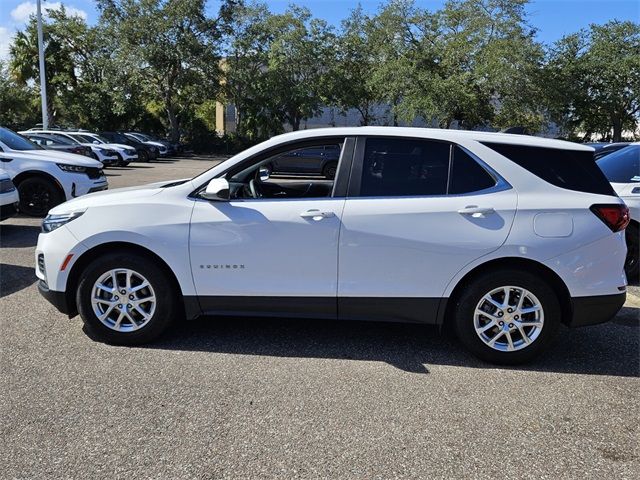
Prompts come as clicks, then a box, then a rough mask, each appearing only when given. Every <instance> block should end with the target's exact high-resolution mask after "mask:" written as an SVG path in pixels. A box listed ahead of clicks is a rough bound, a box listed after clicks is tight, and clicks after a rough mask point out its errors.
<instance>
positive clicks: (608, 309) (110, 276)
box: [36, 127, 629, 363]
mask: <svg viewBox="0 0 640 480" xmlns="http://www.w3.org/2000/svg"><path fill="white" fill-rule="evenodd" d="M319 147H331V148H335V147H338V148H339V149H340V157H339V162H338V167H337V172H336V176H335V178H334V179H327V178H326V177H325V176H322V175H321V174H315V173H310V174H304V173H296V174H291V173H290V174H288V175H284V174H280V175H274V174H270V169H269V168H265V167H267V166H269V165H272V164H273V162H274V161H277V160H278V158H279V157H281V156H287V158H289V159H290V158H291V157H294V156H297V157H298V158H300V161H301V162H304V161H309V159H310V158H311V157H310V156H308V155H305V154H304V152H305V150H306V149H309V148H312V149H318V148H319ZM310 170H313V169H310ZM295 171H296V172H304V171H305V168H303V167H302V166H301V167H300V168H296V169H295ZM628 221H629V219H628V211H627V208H626V206H625V205H624V203H623V202H622V201H621V200H620V198H618V196H617V195H616V194H615V192H614V191H613V190H612V188H611V185H610V184H609V183H608V182H607V179H606V178H605V177H604V175H603V174H602V172H601V171H600V169H598V167H597V166H596V164H595V162H594V160H593V149H592V148H590V147H584V146H580V145H576V144H572V143H567V142H562V141H557V140H548V139H540V138H533V137H526V136H519V135H506V134H492V133H482V132H464V131H449V130H431V129H413V128H392V127H362V128H335V129H318V130H307V131H302V132H295V133H290V134H285V135H281V136H278V137H275V138H272V139H271V140H269V141H267V142H264V143H262V144H260V145H258V146H255V147H253V148H250V149H248V150H246V151H244V152H242V153H240V154H238V155H236V156H235V157H233V158H231V159H230V160H228V161H226V162H224V163H222V164H220V165H217V166H216V167H214V168H212V169H210V170H209V171H207V172H205V173H203V174H202V175H199V176H197V177H195V178H193V179H190V180H181V181H176V182H171V183H161V184H152V185H147V186H144V187H139V188H128V189H122V190H115V191H111V192H108V193H103V194H98V195H92V196H90V197H88V198H84V199H76V200H73V201H71V202H68V203H66V204H64V205H61V206H59V207H57V208H55V209H54V210H52V211H51V214H50V215H49V216H48V217H47V218H46V219H45V220H44V222H43V233H42V234H41V235H40V237H39V239H38V246H37V249H36V263H37V267H36V272H37V275H38V277H39V278H40V280H41V281H40V290H41V292H42V293H43V295H44V296H45V297H46V298H47V299H48V300H50V301H51V302H52V303H53V304H54V305H56V306H57V307H58V309H59V310H61V311H62V312H64V313H67V314H68V315H70V316H73V315H75V314H76V313H77V312H79V313H80V315H81V316H82V318H83V320H84V322H85V324H86V326H87V327H88V329H89V330H90V331H91V332H92V333H93V335H94V336H95V337H97V338H99V339H102V340H105V341H107V342H112V343H119V344H139V343H143V342H148V341H151V340H153V339H154V338H156V337H157V336H158V335H159V334H160V333H162V332H163V331H164V330H165V329H166V327H167V325H168V324H169V323H170V321H171V320H173V319H174V318H177V317H181V318H184V317H185V316H186V318H188V319H191V318H195V317H198V316H201V315H207V316H209V315H258V316H276V317H280V316H292V317H298V318H310V317H322V318H329V319H354V320H384V321H387V320H390V321H404V322H418V323H431V324H439V325H443V324H448V325H450V326H452V327H453V328H454V329H455V331H456V332H457V334H458V336H459V338H460V340H461V341H462V343H464V344H465V345H466V346H467V347H468V348H469V349H470V350H471V351H472V352H473V353H474V354H476V355H478V356H479V357H481V358H483V359H485V360H488V361H492V362H498V363H516V362H523V361H526V360H529V359H530V358H532V357H533V356H535V355H536V354H538V353H539V352H540V351H541V350H542V349H544V348H545V347H546V346H547V345H548V344H549V342H550V341H551V339H552V337H553V334H554V333H555V331H556V328H557V327H558V325H559V324H560V323H561V322H562V323H565V324H567V325H570V326H578V325H590V324H596V323H601V322H605V321H607V320H609V319H610V318H612V317H613V316H614V315H615V314H616V312H617V311H618V310H619V309H620V308H621V306H622V305H623V303H624V301H625V291H626V279H625V276H624V272H623V264H624V259H625V253H626V247H625V241H624V232H623V230H624V228H625V226H626V225H627V223H628Z"/></svg>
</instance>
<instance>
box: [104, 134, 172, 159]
mask: <svg viewBox="0 0 640 480" xmlns="http://www.w3.org/2000/svg"><path fill="white" fill-rule="evenodd" d="M98 133H99V134H100V136H101V137H104V138H106V139H107V140H109V141H110V142H112V143H120V144H123V145H130V146H132V147H133V148H135V149H136V152H138V159H139V161H141V162H148V161H149V160H155V159H156V158H158V156H159V155H160V151H159V150H158V148H157V147H154V146H153V145H147V144H146V143H142V142H139V141H137V140H135V139H133V138H130V137H127V136H125V135H124V134H122V133H120V132H98Z"/></svg>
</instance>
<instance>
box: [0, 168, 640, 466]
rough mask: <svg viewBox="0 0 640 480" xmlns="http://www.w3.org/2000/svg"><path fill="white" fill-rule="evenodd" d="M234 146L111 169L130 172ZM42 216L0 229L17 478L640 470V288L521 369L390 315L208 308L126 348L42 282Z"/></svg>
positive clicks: (119, 178) (152, 172)
mask: <svg viewBox="0 0 640 480" xmlns="http://www.w3.org/2000/svg"><path fill="white" fill-rule="evenodd" d="M219 160H220V159H216V158H207V157H194V158H182V159H169V160H165V161H161V162H153V163H149V164H142V163H136V164H132V165H130V166H129V167H125V168H111V169H109V170H107V174H108V180H109V184H110V188H118V187H123V186H132V185H139V184H143V183H150V182H154V181H159V180H165V179H166V180H169V179H174V178H176V179H177V178H185V177H190V176H193V175H195V174H196V173H199V172H201V171H203V170H204V169H206V168H209V167H210V166H213V165H214V164H215V163H214V162H216V161H219ZM39 223H40V221H39V220H38V219H33V218H27V217H16V218H13V219H9V220H7V221H5V222H3V223H2V224H1V227H0V228H1V235H2V240H1V243H2V249H1V258H0V260H1V263H2V266H1V269H2V270H1V272H0V278H1V281H2V283H1V296H2V299H1V300H0V302H1V303H0V305H1V307H0V318H1V320H0V321H1V325H2V332H1V333H0V338H1V341H2V347H1V349H2V353H1V355H2V376H1V378H2V386H1V387H0V404H1V405H2V408H3V415H2V434H1V439H2V440H1V441H2V452H3V455H2V461H1V464H0V471H1V472H2V473H1V474H0V477H2V478H198V479H208V478H275V477H278V478H401V477H402V478H462V477H467V478H505V477H517V478H576V477H580V478H637V472H638V471H639V469H640V444H639V441H638V438H639V435H640V431H639V430H640V425H639V423H638V411H640V410H639V408H640V381H639V380H638V377H639V376H640V361H639V360H640V336H639V333H640V318H639V313H640V291H639V290H640V289H639V288H638V287H637V286H634V287H631V288H630V295H629V297H628V301H627V304H626V306H625V307H624V309H623V310H622V311H621V312H620V314H619V315H618V316H617V317H616V318H615V319H614V320H613V321H612V322H610V323H607V324H604V325H599V326H595V327H588V328H583V329H576V330H568V329H563V330H562V331H561V333H560V334H559V336H558V338H557V341H556V342H555V345H554V347H553V348H552V349H551V351H549V352H548V353H547V354H546V355H545V356H544V358H542V359H541V360H539V361H537V362H535V363H533V364H531V365H527V366H524V367H518V368H497V367H494V366H491V365H487V364H484V363H481V362H479V361H477V360H475V359H474V358H473V357H471V356H470V355H469V354H467V353H466V352H465V351H464V350H463V349H462V348H461V347H460V346H459V345H458V344H457V342H456V341H455V340H453V339H451V338H450V337H449V336H447V335H445V334H441V333H440V332H439V331H438V329H436V328H430V327H425V326H418V325H402V324H383V323H360V322H352V323H339V322H330V321H315V320H282V319H272V320H267V319H211V318H209V319H200V320H197V321H193V322H188V323H184V322H183V323H180V324H176V325H174V326H173V327H172V330H171V331H170V333H169V334H168V335H167V336H166V337H164V339H163V340H161V341H160V342H158V343H156V344H154V345H151V346H148V347H146V348H130V347H114V346H108V345H105V344H100V343H96V342H94V341H92V340H91V339H89V338H88V337H87V336H86V335H85V334H84V333H83V330H82V321H81V320H80V318H79V317H76V318H73V319H71V320H69V319H67V318H66V317H65V316H64V315H62V314H60V313H58V312H57V311H56V310H55V309H54V307H53V306H51V305H50V304H49V303H47V302H46V301H45V300H44V299H42V298H41V297H40V296H39V294H38V292H37V287H36V278H35V275H34V272H33V263H34V259H33V252H34V247H35V245H36V241H37V236H38V233H39ZM633 472H636V473H635V474H634V473H633Z"/></svg>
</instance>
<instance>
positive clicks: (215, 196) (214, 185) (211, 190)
mask: <svg viewBox="0 0 640 480" xmlns="http://www.w3.org/2000/svg"><path fill="white" fill-rule="evenodd" d="M200 196H201V197H202V198H206V199H207V200H215V201H218V202H227V201H229V182H227V180H226V179H225V178H214V179H213V180H211V181H210V182H209V184H208V185H207V188H206V189H205V191H204V192H202V193H201V195H200Z"/></svg>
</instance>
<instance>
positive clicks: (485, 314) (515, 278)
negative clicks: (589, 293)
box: [454, 270, 561, 364]
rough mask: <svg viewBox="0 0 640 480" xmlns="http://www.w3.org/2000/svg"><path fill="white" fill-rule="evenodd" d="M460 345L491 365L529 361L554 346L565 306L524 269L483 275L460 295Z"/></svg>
mask: <svg viewBox="0 0 640 480" xmlns="http://www.w3.org/2000/svg"><path fill="white" fill-rule="evenodd" d="M454 307H455V329H456V333H457V335H458V338H459V339H460V341H461V342H462V343H463V344H464V345H465V346H466V347H467V348H468V349H469V350H470V351H471V352H472V353H473V354H474V355H476V356H477V357H479V358H481V359H482V360H485V361H487V362H491V363H498V364H518V363H523V362H527V361H529V360H531V359H533V358H534V357H536V356H537V355H539V354H540V353H541V352H542V351H543V350H544V349H545V348H547V347H548V346H549V344H550V343H551V341H552V340H553V337H554V336H555V333H556V331H557V328H558V325H559V323H560V315H561V311H560V304H559V302H558V298H557V297H556V295H555V293H554V291H553V289H552V288H551V287H550V286H549V285H548V284H547V283H546V282H545V281H544V280H543V279H541V278H539V277H538V276H536V275H533V274H531V273H528V272H522V271H518V270H499V271H495V272H490V273H486V274H483V275H481V276H480V277H477V278H476V279H475V280H474V281H473V282H472V283H471V284H470V285H469V286H468V287H466V288H465V289H464V291H463V292H462V293H461V295H460V296H459V297H458V299H457V301H456V303H455V305H454Z"/></svg>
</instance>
